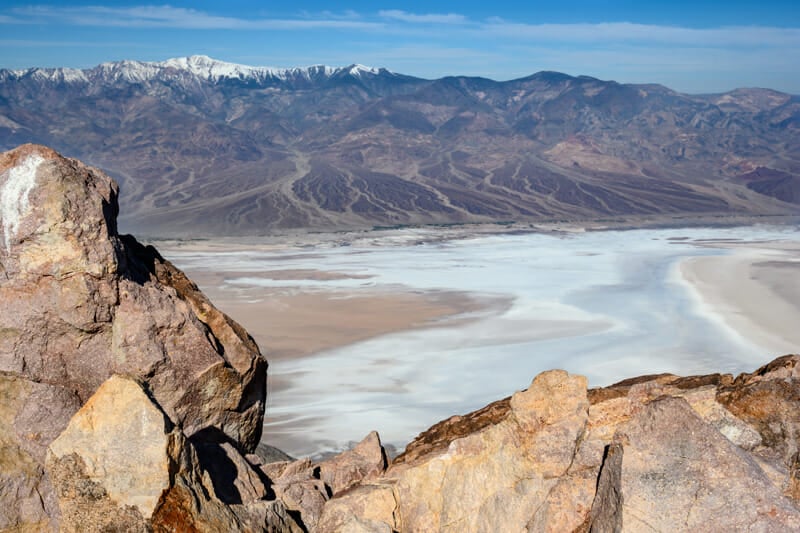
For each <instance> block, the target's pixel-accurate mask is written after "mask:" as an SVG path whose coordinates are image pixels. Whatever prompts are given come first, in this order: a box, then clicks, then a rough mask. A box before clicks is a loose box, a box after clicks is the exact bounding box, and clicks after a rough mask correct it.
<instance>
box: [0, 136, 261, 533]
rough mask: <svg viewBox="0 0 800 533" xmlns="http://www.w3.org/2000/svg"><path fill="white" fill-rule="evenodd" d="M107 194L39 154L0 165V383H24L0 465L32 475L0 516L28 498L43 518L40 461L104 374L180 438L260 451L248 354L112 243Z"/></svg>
mask: <svg viewBox="0 0 800 533" xmlns="http://www.w3.org/2000/svg"><path fill="white" fill-rule="evenodd" d="M117 194H118V188H117V185H116V184H115V183H114V182H113V181H112V180H111V179H110V178H108V177H107V176H106V175H104V174H103V173H102V172H100V171H98V170H96V169H93V168H90V167H87V166H85V165H83V164H81V163H80V162H78V161H75V160H71V159H66V158H63V157H61V156H60V155H58V154H57V153H55V152H53V151H52V150H50V149H48V148H44V147H41V146H34V145H25V146H22V147H20V148H18V149H16V150H12V151H10V152H6V153H5V154H2V155H0V232H2V239H0V302H2V304H3V313H0V373H3V374H4V375H6V376H10V377H12V378H14V379H16V380H23V381H24V382H26V383H35V384H36V385H35V386H33V385H32V386H31V387H32V388H30V387H29V388H30V391H31V394H32V395H33V396H32V397H31V400H30V401H26V402H15V403H13V404H7V405H8V406H9V409H10V408H11V406H12V405H13V406H14V407H13V408H14V409H16V411H14V412H13V413H11V414H10V415H9V417H10V418H8V419H9V420H11V418H13V420H14V421H12V422H9V424H10V426H11V428H12V430H13V431H12V430H10V432H9V434H8V435H9V436H8V437H7V438H6V439H5V440H4V442H8V444H4V446H3V449H2V450H0V454H3V455H6V456H10V455H11V454H17V453H23V454H24V456H25V457H27V458H28V459H30V460H31V461H33V463H31V465H30V466H31V467H30V468H28V467H25V468H24V469H23V470H24V472H23V471H20V473H19V476H18V477H20V478H21V479H20V480H19V482H18V483H17V484H18V485H19V487H27V488H25V489H23V488H20V489H19V490H17V489H14V490H8V491H3V490H2V489H0V508H5V509H23V508H25V509H28V507H26V506H23V500H25V501H31V502H33V503H34V504H35V501H36V500H37V499H39V500H41V501H42V502H44V503H43V504H42V506H40V507H42V509H43V510H40V511H37V512H38V513H39V514H40V515H42V516H51V515H52V516H55V515H53V513H54V512H56V513H57V510H56V511H53V510H52V507H53V506H52V505H51V504H50V503H48V502H51V503H53V502H55V496H54V494H53V492H52V487H51V486H50V483H49V480H48V474H47V473H46V472H45V471H44V459H45V454H44V450H45V449H46V448H47V446H48V445H49V444H50V443H51V442H52V441H53V439H55V438H56V437H57V436H58V434H59V433H60V432H61V430H63V429H64V427H66V425H67V422H68V421H69V420H70V418H71V417H72V415H73V414H75V412H76V411H77V410H78V408H79V407H80V405H81V404H82V403H84V402H86V401H87V400H88V399H89V398H90V397H91V396H92V395H93V394H94V393H95V391H96V390H97V389H98V387H100V385H101V384H102V383H103V382H105V381H106V379H108V378H109V377H111V376H112V375H114V374H123V375H128V376H131V377H133V378H135V379H137V380H140V381H141V382H142V383H143V384H144V385H145V386H146V388H147V391H148V394H150V395H152V397H153V398H154V399H155V401H156V402H157V403H158V405H159V408H160V409H161V410H162V411H163V412H164V414H165V415H166V416H167V417H168V418H169V419H170V420H172V421H174V423H175V424H177V425H178V426H180V427H181V428H182V430H183V432H185V433H186V435H187V436H193V435H195V434H196V433H198V432H200V431H204V430H206V429H207V428H217V429H218V430H220V431H221V432H222V433H223V434H224V435H225V436H226V438H227V439H229V440H230V442H231V443H232V445H233V446H235V447H238V448H241V451H243V452H248V451H252V450H253V449H255V447H256V445H257V444H258V441H259V439H260V436H261V431H262V419H263V411H264V405H265V396H266V367H267V365H266V361H265V360H264V359H263V357H262V356H261V354H260V353H259V351H258V347H257V346H256V345H255V343H254V342H253V340H252V339H251V338H250V337H249V336H248V335H247V333H246V332H245V331H244V330H243V329H242V328H241V327H240V326H238V324H236V323H235V322H233V321H232V320H231V319H230V318H228V317H227V316H225V315H224V314H223V313H221V312H219V311H218V310H217V309H215V308H214V307H213V306H212V305H211V304H210V302H208V300H207V299H206V298H205V296H203V295H202V293H200V291H199V290H198V289H197V287H196V286H195V285H194V284H193V283H192V282H191V281H189V280H188V279H187V278H186V277H185V275H183V273H182V272H180V271H179V270H178V269H176V268H175V267H174V266H173V265H171V264H170V263H169V262H168V261H165V260H164V259H163V258H161V257H160V256H159V255H158V253H157V252H156V251H155V250H154V249H153V248H152V247H146V246H142V245H141V244H139V243H138V242H136V240H135V239H133V237H130V236H120V235H118V234H117V228H116V215H117ZM21 382H22V381H20V383H21ZM26 390H27V389H26ZM37 395H38V396H37ZM36 398H41V400H43V401H44V400H47V403H46V407H45V406H40V405H37V400H36ZM20 457H22V456H20ZM26 460H27V459H26ZM20 464H22V462H21V463H20ZM26 464H27V463H26ZM73 466H74V468H75V469H78V470H80V469H81V468H84V467H86V468H88V469H89V471H91V469H92V465H91V464H87V465H83V466H82V465H80V464H79V463H75V465H73ZM28 478H29V479H28ZM256 490H257V489H256ZM35 491H39V493H38V494H33V492H35ZM26 505H27V504H26ZM48 506H49V507H48ZM34 507H35V505H34ZM3 512H5V511H3ZM5 513H6V515H7V516H8V521H9V523H15V522H16V521H18V520H20V519H21V518H20V516H16V515H15V513H16V511H8V512H5ZM25 513H27V514H26V516H28V518H26V519H25V520H29V519H30V520H34V519H35V517H34V515H35V513H34V514H31V513H32V511H25ZM42 513H43V514H42ZM17 514H18V513H17ZM12 515H14V516H12ZM0 516H1V515H0ZM37 516H38V515H37ZM1 520H2V519H1V518H0V521H1ZM37 520H38V519H37ZM55 520H56V521H57V517H55ZM54 523H55V522H54Z"/></svg>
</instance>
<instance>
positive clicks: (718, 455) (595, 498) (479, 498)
mask: <svg viewBox="0 0 800 533" xmlns="http://www.w3.org/2000/svg"><path fill="white" fill-rule="evenodd" d="M799 373H800V357H799V356H786V357H783V358H780V359H777V360H775V361H773V362H772V363H770V364H769V365H767V366H765V367H763V368H761V369H759V370H757V371H756V372H754V373H753V374H743V375H741V376H739V377H737V378H736V379H734V378H733V376H730V375H719V374H717V375H711V376H696V377H689V378H681V377H677V376H673V375H661V376H645V377H641V378H636V379H633V380H628V381H624V382H620V383H619V384H617V385H613V386H610V387H606V388H603V389H592V390H587V389H586V381H585V379H584V378H582V377H580V376H574V375H570V374H567V373H566V372H563V371H550V372H545V373H543V374H541V375H539V376H537V377H536V378H535V379H534V380H533V382H532V383H531V386H530V388H528V389H527V390H526V391H522V392H518V393H516V394H515V395H513V396H512V397H511V398H510V399H506V400H501V401H499V402H496V403H494V404H491V405H490V406H487V407H486V408H484V409H481V410H479V411H476V412H475V413H472V414H469V415H465V416H459V417H453V418H451V419H449V420H446V421H444V422H442V423H440V424H437V425H436V426H434V427H432V428H431V429H430V430H428V431H427V432H424V433H423V434H421V435H420V436H419V437H418V438H417V439H416V440H415V441H414V442H412V443H411V444H409V445H408V447H407V448H406V452H405V453H404V454H403V455H401V456H399V457H398V458H397V459H396V460H395V461H394V463H393V465H392V466H391V467H390V468H389V469H388V471H387V472H386V473H385V474H384V475H383V476H381V477H380V478H378V479H374V480H371V481H366V482H362V483H361V484H360V485H359V486H357V487H355V488H352V489H350V490H349V491H347V492H345V493H343V494H341V495H338V496H334V497H333V498H332V499H331V500H330V501H328V502H327V503H326V505H325V507H324V509H323V513H322V516H321V517H320V520H319V526H318V531H326V532H334V531H341V532H344V531H371V532H378V531H559V532H560V531H575V532H585V531H602V532H605V531H690V530H698V531H796V530H798V529H799V528H800V499H798V491H797V470H798V469H797V464H798V447H797V436H798V434H797V429H798V427H800V426H798V422H800V420H798V417H799V416H800V415H798V413H800V382H798V380H797V377H798V374H799Z"/></svg>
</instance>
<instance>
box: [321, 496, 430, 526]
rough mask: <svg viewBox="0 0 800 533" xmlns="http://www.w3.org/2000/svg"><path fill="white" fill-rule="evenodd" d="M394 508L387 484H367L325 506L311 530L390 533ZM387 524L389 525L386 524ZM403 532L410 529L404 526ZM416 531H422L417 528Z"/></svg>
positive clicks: (395, 506) (395, 502)
mask: <svg viewBox="0 0 800 533" xmlns="http://www.w3.org/2000/svg"><path fill="white" fill-rule="evenodd" d="M396 510H397V501H396V500H395V496H394V490H393V487H392V485H391V484H370V485H365V486H362V487H358V488H356V489H354V490H351V491H348V492H347V493H346V494H344V495H343V496H341V497H339V498H336V499H334V500H331V501H330V503H328V504H327V505H326V506H325V509H324V511H323V514H322V517H321V518H320V521H319V523H318V525H317V527H316V529H315V531H318V532H320V533H322V532H324V533H349V532H350V531H360V532H364V533H391V532H392V531H395V530H397V529H396V528H395V526H394V524H395V519H394V513H395V511H396ZM390 524H392V526H391V527H390ZM404 530H405V531H412V530H410V529H404ZM419 531H424V529H420V530H419Z"/></svg>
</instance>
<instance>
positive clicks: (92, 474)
mask: <svg viewBox="0 0 800 533" xmlns="http://www.w3.org/2000/svg"><path fill="white" fill-rule="evenodd" d="M169 426H170V422H169V420H168V419H167V418H166V417H165V416H164V413H163V412H161V410H160V409H159V408H158V407H157V406H156V405H155V404H153V402H152V401H151V400H150V398H148V396H147V394H146V393H145V391H144V390H143V389H142V387H141V385H140V384H138V383H137V382H135V381H133V380H131V379H128V378H123V377H120V376H113V377H111V378H110V379H109V380H108V381H106V382H105V383H103V385H101V386H100V388H99V389H98V390H97V392H96V393H95V394H94V396H92V397H91V398H90V399H89V401H88V402H86V404H85V405H84V406H83V407H81V409H80V410H79V411H78V412H77V413H76V414H75V416H73V417H72V420H70V422H69V425H68V426H67V428H66V429H65V430H64V432H63V433H62V434H61V435H60V436H59V437H58V438H57V439H56V440H54V441H53V442H52V443H51V444H50V452H51V454H52V457H51V458H50V459H48V461H52V462H56V463H57V462H59V461H60V460H62V459H65V458H67V457H70V456H74V457H75V458H76V463H79V464H80V463H82V466H83V472H84V474H85V475H86V477H87V478H88V479H89V480H90V481H92V482H93V483H95V484H97V485H99V486H100V487H102V489H103V490H104V491H105V493H106V494H107V495H108V497H109V498H110V499H111V500H113V501H114V502H116V503H117V505H120V506H122V507H128V506H129V507H133V508H135V509H136V510H137V511H138V512H139V513H140V514H141V516H143V517H145V518H148V517H150V515H152V514H153V511H154V510H155V508H156V505H157V504H158V499H159V497H160V496H161V493H162V492H163V491H164V490H165V489H167V488H169V485H170V458H169V457H168V455H167V449H168V441H169V431H170V427H169Z"/></svg>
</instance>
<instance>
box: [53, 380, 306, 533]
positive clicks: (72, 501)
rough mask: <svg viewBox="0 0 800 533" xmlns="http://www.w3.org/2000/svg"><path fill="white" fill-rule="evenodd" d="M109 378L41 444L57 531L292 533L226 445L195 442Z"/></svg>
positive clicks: (294, 527) (144, 398)
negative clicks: (47, 449) (57, 510)
mask: <svg viewBox="0 0 800 533" xmlns="http://www.w3.org/2000/svg"><path fill="white" fill-rule="evenodd" d="M192 440H195V441H197V439H191V440H190V439H187V438H186V436H185V435H184V434H183V432H182V431H181V430H180V429H179V428H177V427H175V426H174V424H173V423H172V421H170V420H169V418H168V417H166V416H165V414H164V412H163V411H162V410H161V409H160V408H159V407H158V405H157V404H156V403H155V402H154V401H153V400H152V399H151V398H150V397H149V396H148V395H147V393H146V391H145V390H144V389H143V388H142V386H141V384H140V383H137V382H136V381H134V380H132V379H130V378H124V377H120V376H113V377H111V378H110V379H108V380H107V381H106V382H105V383H103V384H102V385H101V386H100V388H99V389H98V390H97V392H96V393H95V394H94V395H93V396H92V397H91V398H90V399H89V401H88V402H86V404H85V405H84V406H83V407H81V409H80V410H79V411H78V412H77V413H76V414H75V416H73V417H72V419H71V420H70V422H69V425H68V426H67V428H66V429H65V430H64V432H63V433H61V435H60V436H59V437H58V438H57V439H55V440H54V441H53V442H52V443H51V444H50V452H49V455H48V458H47V472H48V473H49V474H50V478H51V479H52V482H53V484H54V486H55V490H56V494H57V495H58V503H59V508H60V510H61V520H60V524H59V527H60V530H62V531H76V532H89V531H98V532H99V531H108V530H115V531H122V530H124V531H151V530H156V531H187V530H189V531H209V532H210V531H222V530H228V531H237V530H242V531H244V530H246V531H301V527H300V526H299V525H298V524H297V523H296V522H295V520H294V519H293V518H292V517H291V516H290V515H289V512H288V509H286V507H285V506H284V505H283V503H282V502H280V501H277V500H275V499H274V498H273V499H272V500H266V499H265V498H266V497H267V490H266V487H265V485H264V483H263V481H262V480H261V477H260V476H259V475H258V473H257V471H256V470H255V469H254V468H253V467H252V466H251V465H250V464H249V463H248V462H247V461H246V460H245V458H244V457H242V455H241V454H239V453H238V451H237V450H236V448H235V447H233V446H232V445H231V444H230V443H229V442H226V441H221V442H216V441H214V440H212V439H210V438H207V439H203V440H199V441H197V443H196V444H195V443H194V442H192Z"/></svg>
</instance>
